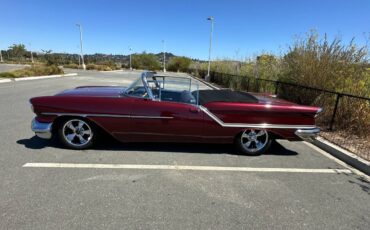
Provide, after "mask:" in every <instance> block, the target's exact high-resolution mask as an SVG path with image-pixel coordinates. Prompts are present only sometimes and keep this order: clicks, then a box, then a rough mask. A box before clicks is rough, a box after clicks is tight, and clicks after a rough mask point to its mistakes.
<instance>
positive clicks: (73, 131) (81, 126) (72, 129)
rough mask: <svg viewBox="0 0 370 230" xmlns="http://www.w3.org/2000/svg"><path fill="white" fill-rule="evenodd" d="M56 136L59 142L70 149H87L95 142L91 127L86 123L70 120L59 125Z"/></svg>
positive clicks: (74, 119) (75, 119)
mask: <svg viewBox="0 0 370 230" xmlns="http://www.w3.org/2000/svg"><path fill="white" fill-rule="evenodd" d="M58 135H59V139H60V140H61V142H62V143H63V144H64V145H65V146H66V147H68V148H71V149H87V148H89V147H91V146H92V145H93V143H94V140H95V136H96V135H95V132H94V128H93V125H92V124H90V123H89V122H88V121H85V120H82V119H79V118H71V119H66V120H64V121H63V122H61V123H60V125H59V127H58Z"/></svg>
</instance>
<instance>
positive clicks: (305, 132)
mask: <svg viewBox="0 0 370 230" xmlns="http://www.w3.org/2000/svg"><path fill="white" fill-rule="evenodd" d="M294 133H295V135H297V136H298V137H299V138H301V139H302V140H304V141H309V142H312V141H314V140H315V139H316V137H317V135H319V133H320V128H313V129H297V130H296V131H295V132H294Z"/></svg>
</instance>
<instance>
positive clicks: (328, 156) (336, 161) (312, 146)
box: [303, 141, 370, 181]
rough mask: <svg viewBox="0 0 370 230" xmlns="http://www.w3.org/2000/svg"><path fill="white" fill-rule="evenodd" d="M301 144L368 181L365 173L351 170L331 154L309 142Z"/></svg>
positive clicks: (369, 179) (369, 177)
mask: <svg viewBox="0 0 370 230" xmlns="http://www.w3.org/2000/svg"><path fill="white" fill-rule="evenodd" d="M303 143H305V144H306V145H308V146H309V147H311V148H312V149H314V150H316V151H317V152H319V153H321V154H322V155H324V156H325V157H327V158H329V159H331V160H333V161H335V163H337V164H340V165H342V166H343V167H346V168H347V169H349V170H350V171H352V172H353V173H355V174H357V175H359V176H361V177H363V178H365V179H366V180H367V181H370V176H368V175H366V174H365V173H363V172H361V171H359V170H357V169H355V168H353V167H352V166H350V165H348V164H346V163H345V162H343V161H341V160H339V159H338V158H336V157H334V156H332V155H331V154H329V153H327V152H325V151H324V150H322V149H320V148H319V147H317V146H315V145H313V144H311V143H309V142H306V141H303Z"/></svg>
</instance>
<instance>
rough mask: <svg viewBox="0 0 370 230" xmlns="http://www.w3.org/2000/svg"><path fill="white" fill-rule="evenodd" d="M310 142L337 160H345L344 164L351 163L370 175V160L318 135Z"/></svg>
mask: <svg viewBox="0 0 370 230" xmlns="http://www.w3.org/2000/svg"><path fill="white" fill-rule="evenodd" d="M312 144H314V145H315V146H317V147H319V148H320V149H322V150H324V151H326V152H327V153H329V154H330V155H332V156H334V157H336V158H338V159H339V160H341V161H343V162H345V163H346V164H348V165H351V166H352V167H354V168H356V169H358V170H360V171H361V172H363V173H365V174H366V175H368V176H370V162H369V161H366V160H364V159H362V158H360V157H358V156H357V155H355V154H353V153H351V152H349V151H347V150H345V149H342V148H341V147H339V146H337V145H335V144H333V143H330V142H329V141H326V140H324V139H323V138H320V137H318V138H317V139H316V140H315V141H314V142H312Z"/></svg>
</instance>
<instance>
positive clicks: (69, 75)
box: [62, 73, 78, 77]
mask: <svg viewBox="0 0 370 230" xmlns="http://www.w3.org/2000/svg"><path fill="white" fill-rule="evenodd" d="M77 75H78V74H77V73H67V74H64V75H62V76H64V77H71V76H77Z"/></svg>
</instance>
